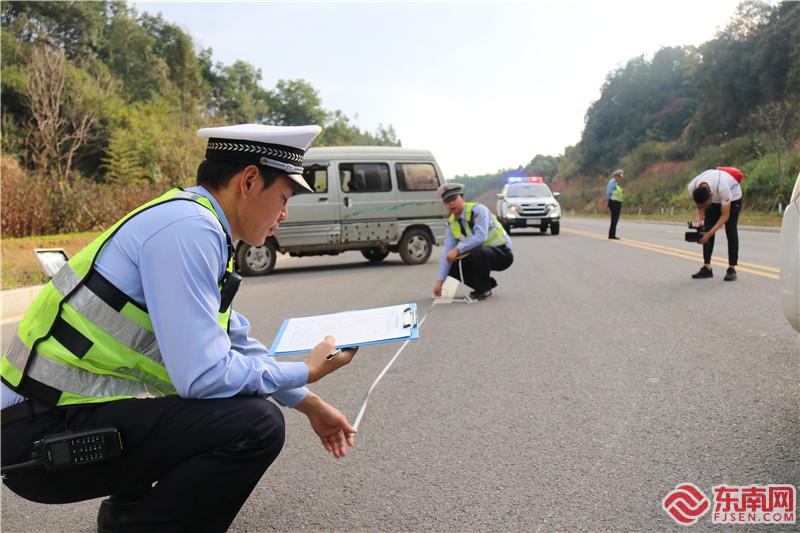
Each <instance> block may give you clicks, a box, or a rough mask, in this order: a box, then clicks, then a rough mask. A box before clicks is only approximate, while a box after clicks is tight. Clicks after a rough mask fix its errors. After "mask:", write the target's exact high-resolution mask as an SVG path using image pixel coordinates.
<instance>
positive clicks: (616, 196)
mask: <svg viewBox="0 0 800 533" xmlns="http://www.w3.org/2000/svg"><path fill="white" fill-rule="evenodd" d="M623 174H624V173H623V172H622V169H621V168H618V169H617V170H615V171H614V173H613V174H611V179H610V180H608V187H606V202H607V203H608V211H609V212H610V213H611V225H610V226H609V227H608V238H609V239H614V240H619V237H617V222H619V214H620V212H621V211H622V198H623V196H622V185H620V184H619V182H620V180H621V179H622V175H623Z"/></svg>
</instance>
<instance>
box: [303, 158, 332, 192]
mask: <svg viewBox="0 0 800 533" xmlns="http://www.w3.org/2000/svg"><path fill="white" fill-rule="evenodd" d="M303 178H305V180H306V183H308V184H309V185H310V186H311V188H312V189H314V192H316V193H320V192H328V168H327V167H324V166H322V165H311V166H310V167H305V168H304V169H303Z"/></svg>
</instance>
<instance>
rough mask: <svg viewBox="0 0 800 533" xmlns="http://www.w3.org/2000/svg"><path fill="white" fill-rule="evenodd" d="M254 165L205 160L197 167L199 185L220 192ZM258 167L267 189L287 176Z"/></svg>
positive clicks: (272, 169) (275, 170) (274, 170)
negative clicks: (240, 173)
mask: <svg viewBox="0 0 800 533" xmlns="http://www.w3.org/2000/svg"><path fill="white" fill-rule="evenodd" d="M252 164H253V163H235V162H229V161H211V160H209V159H205V160H203V162H202V163H200V166H199V167H197V184H198V185H202V186H203V187H205V188H207V189H210V190H218V189H220V188H222V187H224V186H225V185H226V184H227V183H228V182H229V181H230V179H231V178H232V177H234V176H235V175H236V174H238V173H239V172H241V171H242V170H244V169H245V168H247V167H248V166H249V165H252ZM256 166H257V167H258V169H259V170H260V171H261V177H262V178H263V179H264V188H265V189H266V188H267V187H269V186H270V185H272V184H273V183H275V181H276V180H277V179H278V177H279V176H285V175H286V173H285V172H281V171H280V170H277V169H274V168H269V167H264V166H262V165H256Z"/></svg>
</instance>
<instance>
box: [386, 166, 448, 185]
mask: <svg viewBox="0 0 800 533" xmlns="http://www.w3.org/2000/svg"><path fill="white" fill-rule="evenodd" d="M394 170H395V172H397V187H398V188H399V189H400V190H401V191H435V190H436V189H437V187H439V178H438V177H437V176H436V169H435V168H434V166H433V165H431V164H430V163H397V164H396V165H395V167H394Z"/></svg>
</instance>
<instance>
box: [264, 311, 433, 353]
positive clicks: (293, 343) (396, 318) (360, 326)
mask: <svg viewBox="0 0 800 533" xmlns="http://www.w3.org/2000/svg"><path fill="white" fill-rule="evenodd" d="M416 326H417V323H416V305H414V304H403V305H393V306H389V307H378V308H375V309H364V310H360V311H344V312H341V313H332V314H328V315H317V316H307V317H300V318H290V319H288V320H286V321H284V323H283V326H282V327H281V331H280V332H279V333H278V338H277V339H275V342H274V343H273V345H272V347H271V348H270V353H273V354H276V355H281V354H288V353H302V352H309V351H311V349H312V348H314V346H316V345H317V344H319V343H320V342H322V341H323V340H324V339H325V336H326V335H333V337H334V338H335V339H336V346H337V347H348V346H361V345H364V344H371V343H377V342H387V341H391V340H401V339H408V338H416V337H415V335H416V336H419V330H418V328H417V327H416Z"/></svg>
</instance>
